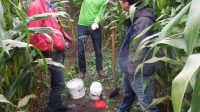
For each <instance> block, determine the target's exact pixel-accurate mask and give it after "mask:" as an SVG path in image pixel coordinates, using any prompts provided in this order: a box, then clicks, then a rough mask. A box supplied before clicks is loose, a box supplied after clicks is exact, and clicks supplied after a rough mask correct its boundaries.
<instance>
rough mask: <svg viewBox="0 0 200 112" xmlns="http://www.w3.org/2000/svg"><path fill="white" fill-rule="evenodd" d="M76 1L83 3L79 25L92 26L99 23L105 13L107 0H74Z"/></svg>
mask: <svg viewBox="0 0 200 112" xmlns="http://www.w3.org/2000/svg"><path fill="white" fill-rule="evenodd" d="M73 1H74V2H75V3H82V5H81V11H80V15H79V22H78V24H79V25H83V26H91V25H92V24H93V23H97V24H98V23H99V22H100V20H101V17H102V16H103V14H104V11H105V7H106V4H107V1H106V0H73Z"/></svg>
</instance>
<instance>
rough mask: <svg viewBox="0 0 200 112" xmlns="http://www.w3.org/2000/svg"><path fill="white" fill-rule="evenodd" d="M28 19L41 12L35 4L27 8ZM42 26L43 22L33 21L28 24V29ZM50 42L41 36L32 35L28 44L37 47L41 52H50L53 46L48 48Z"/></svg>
mask: <svg viewBox="0 0 200 112" xmlns="http://www.w3.org/2000/svg"><path fill="white" fill-rule="evenodd" d="M27 13H28V17H31V16H34V15H37V14H41V13H42V12H41V11H40V10H39V7H37V5H35V4H31V5H30V6H29V8H28V12H27ZM42 26H43V20H33V21H30V22H29V24H28V27H29V28H30V27H42ZM47 41H48V42H49V43H50V40H48V39H47V38H45V36H44V35H43V34H39V33H33V34H31V35H30V43H31V44H33V45H34V46H36V47H38V48H39V49H40V50H41V51H52V50H53V46H50V44H49V43H48V42H47Z"/></svg>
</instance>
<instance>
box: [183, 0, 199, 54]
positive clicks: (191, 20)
mask: <svg viewBox="0 0 200 112" xmlns="http://www.w3.org/2000/svg"><path fill="white" fill-rule="evenodd" d="M199 18H200V2H199V0H192V3H191V7H190V11H189V15H188V19H187V23H186V27H185V30H184V39H185V40H186V43H187V50H186V52H187V54H188V55H190V54H192V52H193V49H194V47H195V45H196V42H197V38H198V35H199V29H200V20H199Z"/></svg>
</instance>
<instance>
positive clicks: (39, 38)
mask: <svg viewBox="0 0 200 112" xmlns="http://www.w3.org/2000/svg"><path fill="white" fill-rule="evenodd" d="M51 12H56V7H54V8H53V10H52V11H51V10H50V8H49V6H48V5H47V3H46V0H35V1H34V2H33V3H32V4H31V5H30V6H29V8H28V16H29V17H30V16H33V15H37V14H42V13H51ZM28 27H51V28H53V29H56V30H58V31H60V32H61V33H53V34H49V35H50V36H51V37H52V39H53V49H52V47H51V43H50V40H49V39H48V38H46V37H45V35H43V34H32V35H31V37H30V43H31V44H32V45H34V46H36V47H37V48H39V49H40V50H41V51H44V52H52V51H55V50H56V51H61V52H64V51H65V48H66V47H65V46H66V44H65V41H64V38H66V40H67V42H68V45H71V43H72V41H71V38H70V37H69V35H68V34H67V33H66V32H65V31H64V29H63V27H62V26H61V24H60V22H59V21H58V20H57V18H54V17H51V18H48V19H43V20H34V21H31V22H30V23H29V25H28Z"/></svg>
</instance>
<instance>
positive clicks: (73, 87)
mask: <svg viewBox="0 0 200 112" xmlns="http://www.w3.org/2000/svg"><path fill="white" fill-rule="evenodd" d="M66 85H67V88H68V90H69V95H70V98H72V99H79V98H82V97H83V96H85V90H86V89H85V87H84V82H83V80H82V79H78V78H75V79H72V80H70V81H68V82H67V84H66Z"/></svg>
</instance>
